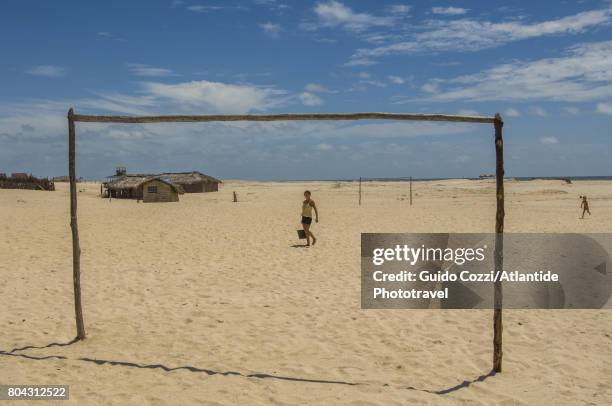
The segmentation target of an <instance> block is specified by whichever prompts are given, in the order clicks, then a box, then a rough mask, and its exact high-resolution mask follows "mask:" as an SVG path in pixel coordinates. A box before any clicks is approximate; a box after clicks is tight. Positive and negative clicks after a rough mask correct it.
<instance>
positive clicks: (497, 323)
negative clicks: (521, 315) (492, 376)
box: [493, 113, 505, 372]
mask: <svg viewBox="0 0 612 406" xmlns="http://www.w3.org/2000/svg"><path fill="white" fill-rule="evenodd" d="M494 126H495V189H496V190H495V196H496V201H497V209H496V213H495V272H496V273H497V272H501V271H503V267H504V234H503V233H504V216H505V211H504V140H503V136H502V127H503V126H504V122H503V120H502V117H501V115H500V114H499V113H497V114H495V122H494ZM494 289H495V294H494V299H493V300H494V309H493V370H494V371H495V372H501V371H502V358H503V350H502V331H503V324H502V305H503V291H502V283H501V281H498V282H495V287H494Z"/></svg>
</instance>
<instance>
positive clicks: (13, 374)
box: [0, 180, 612, 405]
mask: <svg viewBox="0 0 612 406" xmlns="http://www.w3.org/2000/svg"><path fill="white" fill-rule="evenodd" d="M306 188H308V189H310V190H311V191H312V192H313V199H315V200H316V201H317V204H318V206H319V207H320V212H321V222H320V223H319V224H316V225H314V227H313V231H314V232H315V234H316V235H317V237H318V238H319V242H318V243H317V245H316V246H315V247H312V248H301V247H294V246H295V245H297V244H300V243H301V242H300V241H299V240H297V239H296V232H295V230H296V229H297V228H298V226H299V214H300V203H301V194H302V191H303V190H304V189H306ZM79 189H80V190H81V192H80V193H79V225H80V234H81V246H82V286H83V297H84V299H83V300H84V302H83V306H84V313H85V322H86V327H87V332H88V335H89V336H88V338H87V340H85V341H83V342H78V343H73V344H70V345H52V344H53V343H60V344H61V343H67V342H69V341H70V340H71V339H72V338H73V337H74V317H73V302H72V268H71V240H70V229H69V218H68V210H69V207H68V203H69V201H68V190H67V187H66V185H63V184H60V186H59V188H58V191H56V192H36V191H20V190H0V229H1V230H2V232H1V233H0V274H1V275H2V276H3V281H4V283H3V284H2V286H0V308H1V309H3V311H2V312H0V325H1V326H3V329H2V332H1V333H0V350H2V351H5V352H7V351H10V350H11V349H14V348H21V347H26V346H35V347H42V348H25V349H21V350H16V351H14V352H12V353H9V354H7V353H4V354H0V382H2V383H14V384H26V383H28V384H69V385H70V395H71V400H70V401H69V402H62V403H60V402H58V404H96V405H106V404H109V405H110V404H113V405H114V404H140V405H148V404H150V405H162V404H182V405H190V404H209V405H226V404H255V405H258V404H260V405H267V404H349V405H406V404H435V405H439V404H442V405H445V404H448V405H456V404H470V405H472V404H473V405H497V404H499V405H534V404H538V405H549V404H568V405H575V404H595V405H606V404H611V403H612V385H611V384H610V376H612V367H611V366H610V364H609V362H610V360H611V359H612V346H611V344H612V312H611V311H610V310H601V311H595V310H589V311H545V310H538V311H521V310H514V311H509V310H508V311H505V313H504V323H505V330H504V340H505V341H504V350H505V359H504V368H505V370H504V372H503V373H502V374H501V375H496V376H488V373H489V370H490V368H491V357H492V355H491V334H492V331H491V324H492V323H491V321H492V311H488V310H477V311H476V310H463V311H428V310H420V311H415V310H376V311H374V310H369V311H365V310H361V309H360V290H359V289H360V278H359V272H360V263H359V261H360V243H359V242H360V232H492V231H493V230H494V213H495V206H494V192H495V191H494V183H493V182H492V181H464V180H453V181H432V182H415V184H414V193H415V195H414V205H413V206H409V204H408V198H409V194H408V193H409V189H408V184H407V183H366V184H364V194H363V204H362V206H358V204H357V194H356V193H357V184H356V183H337V182H308V183H306V182H304V183H301V182H293V183H273V182H243V181H228V182H225V183H224V184H223V185H222V188H221V191H220V192H218V193H207V194H186V195H181V201H180V202H178V203H164V204H143V203H140V204H138V203H136V202H135V201H130V200H112V201H108V200H105V199H100V198H99V197H98V196H97V193H98V192H99V185H98V184H92V183H89V184H80V185H79ZM232 191H236V192H237V194H238V199H239V202H238V203H232ZM506 191H507V206H506V231H507V232H578V233H582V232H585V233H588V232H610V231H611V230H612V182H602V181H593V182H590V181H580V182H574V183H573V184H565V183H564V182H561V181H531V182H517V181H508V182H506ZM582 194H586V195H587V196H589V200H590V206H591V211H592V213H593V215H592V216H591V217H590V218H587V219H585V220H580V219H579V218H578V217H579V214H580V210H579V204H580V202H579V199H578V196H579V195H582ZM20 404H27V402H23V403H20ZM36 404H38V403H36Z"/></svg>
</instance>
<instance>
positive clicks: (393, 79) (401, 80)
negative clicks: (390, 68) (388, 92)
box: [387, 75, 406, 85]
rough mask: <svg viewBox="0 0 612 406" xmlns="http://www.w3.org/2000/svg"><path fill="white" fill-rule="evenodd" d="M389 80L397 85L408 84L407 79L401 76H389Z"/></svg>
mask: <svg viewBox="0 0 612 406" xmlns="http://www.w3.org/2000/svg"><path fill="white" fill-rule="evenodd" d="M387 79H389V82H391V83H393V84H396V85H403V84H404V83H406V79H404V78H402V77H400V76H393V75H389V76H387Z"/></svg>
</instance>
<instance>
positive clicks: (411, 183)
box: [410, 176, 412, 206]
mask: <svg viewBox="0 0 612 406" xmlns="http://www.w3.org/2000/svg"><path fill="white" fill-rule="evenodd" d="M410 205H411V206H412V176H411V177H410Z"/></svg>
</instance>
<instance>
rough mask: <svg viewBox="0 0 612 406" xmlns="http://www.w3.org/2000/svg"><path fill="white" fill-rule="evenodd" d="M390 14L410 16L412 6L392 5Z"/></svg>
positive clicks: (389, 8)
mask: <svg viewBox="0 0 612 406" xmlns="http://www.w3.org/2000/svg"><path fill="white" fill-rule="evenodd" d="M388 10H389V12H390V13H393V14H408V13H409V12H410V10H412V6H409V5H407V4H392V5H390V6H389V7H388Z"/></svg>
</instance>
